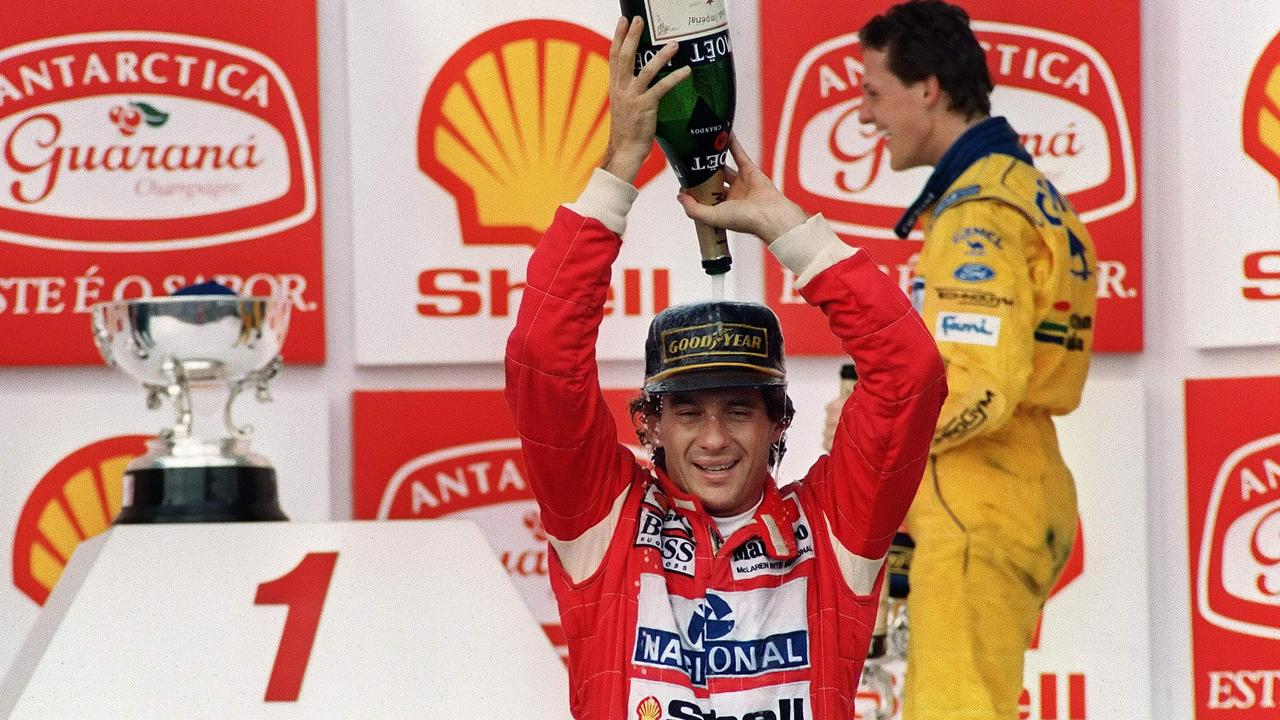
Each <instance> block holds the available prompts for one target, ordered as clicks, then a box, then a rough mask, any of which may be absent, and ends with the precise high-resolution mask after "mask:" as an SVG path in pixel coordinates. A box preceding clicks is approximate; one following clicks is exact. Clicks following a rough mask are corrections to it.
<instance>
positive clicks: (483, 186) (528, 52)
mask: <svg viewBox="0 0 1280 720" xmlns="http://www.w3.org/2000/svg"><path fill="white" fill-rule="evenodd" d="M608 54H609V41H608V40H607V39H605V38H604V36H602V35H599V34H597V33H595V32H593V31H591V30H588V29H586V28H584V27H581V26H578V25H573V24H571V23H566V22H560V21H555V20H523V21H520V22H514V23H509V24H507V25H501V26H498V27H496V28H493V29H491V30H488V31H487V32H485V33H483V34H481V35H478V36H476V37H475V38H472V39H471V40H470V41H469V42H467V43H466V44H465V45H463V46H462V47H461V48H459V49H458V51H457V52H456V53H454V54H453V56H452V57H451V58H449V60H448V61H446V62H445V64H444V66H443V67H441V69H440V72H439V73H437V75H436V77H435V79H434V80H433V81H432V83H431V87H430V89H428V91H427V97H426V100H425V101H424V102H423V106H422V113H421V115H420V117H419V121H418V166H419V168H421V170H422V171H423V172H424V173H426V174H427V176H429V177H430V178H431V179H433V180H435V181H436V182H437V183H439V184H440V185H441V186H442V187H444V188H445V189H446V190H447V191H449V193H450V194H452V195H453V196H454V199H455V200H456V201H457V204H458V215H459V220H460V223H461V226H462V242H463V244H464V245H474V244H513V243H516V244H529V245H533V244H536V243H537V241H538V238H540V237H541V236H542V232H543V231H544V230H546V228H547V226H548V225H550V224H551V218H552V217H553V216H554V215H555V211H556V207H557V206H559V205H560V204H561V203H564V202H568V201H570V200H573V199H574V198H576V197H577V196H578V194H579V193H580V192H581V191H582V189H583V188H584V187H585V186H586V184H587V180H588V179H590V177H591V172H592V170H593V169H594V168H595V167H596V166H598V165H599V164H600V160H601V158H602V157H603V156H604V151H605V146H606V144H607V142H608V139H609V112H608V103H609V61H608ZM663 167H665V163H664V162H663V159H662V157H661V154H660V153H659V152H657V151H656V146H655V151H654V152H653V153H651V154H650V156H649V158H648V160H647V161H646V162H645V165H644V167H643V168H641V171H640V176H639V177H638V178H637V179H636V184H637V185H642V184H644V183H645V182H648V181H649V180H650V179H652V178H653V176H654V175H656V174H657V173H658V172H660V171H661V170H662V168H663Z"/></svg>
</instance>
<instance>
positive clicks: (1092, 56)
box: [773, 21, 1137, 239]
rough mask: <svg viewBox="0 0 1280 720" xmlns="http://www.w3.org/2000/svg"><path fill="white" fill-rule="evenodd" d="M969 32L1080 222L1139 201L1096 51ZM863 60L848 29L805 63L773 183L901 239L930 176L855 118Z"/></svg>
mask: <svg viewBox="0 0 1280 720" xmlns="http://www.w3.org/2000/svg"><path fill="white" fill-rule="evenodd" d="M973 28H974V31H975V34H976V35H977V36H978V39H979V42H980V43H982V46H983V48H984V49H985V50H986V51H987V57H988V63H989V66H990V69H991V73H992V79H993V80H994V81H995V83H996V86H997V87H996V91H995V92H994V93H993V94H992V106H993V110H994V111H995V112H997V113H998V114H1003V115H1007V116H1009V118H1010V121H1011V122H1012V123H1013V125H1014V127H1016V128H1018V129H1019V131H1020V132H1021V133H1022V142H1023V145H1024V146H1025V147H1026V148H1027V151H1028V152H1029V153H1030V154H1031V155H1032V157H1033V158H1034V159H1035V162H1036V166H1037V167H1038V168H1040V169H1041V171H1042V172H1044V173H1045V174H1046V175H1047V176H1048V177H1049V179H1050V180H1052V181H1053V182H1054V184H1055V185H1057V186H1058V187H1059V188H1060V189H1062V190H1063V191H1065V192H1066V193H1068V194H1070V195H1071V199H1072V202H1073V203H1074V204H1075V206H1076V208H1077V209H1078V211H1079V213H1080V215H1081V218H1082V219H1083V220H1085V221H1086V222H1089V221H1092V220H1097V219H1100V218H1104V217H1108V216H1110V215H1114V214H1116V213H1118V212H1121V211H1123V210H1125V209H1127V208H1129V207H1130V206H1131V205H1133V203H1134V200H1135V199H1136V197H1137V165H1136V160H1135V155H1134V143H1133V139H1132V137H1131V136H1130V133H1129V121H1128V118H1127V117H1126V114H1125V108H1124V103H1123V102H1122V100H1121V97H1120V92H1119V89H1118V86H1117V84H1116V80H1115V77H1114V75H1113V73H1112V72H1111V68H1110V67H1109V66H1108V65H1107V63H1106V61H1105V60H1104V59H1103V57H1102V56H1101V54H1099V53H1098V51H1097V50H1095V49H1094V48H1092V47H1091V46H1089V45H1088V44H1086V43H1084V42H1082V41H1080V40H1078V39H1076V38H1073V37H1070V36H1068V35H1064V34H1061V33H1056V32H1051V31H1048V30H1044V29H1041V28H1033V27H1023V26H1019V25H1011V24H1005V23H995V22H982V21H974V22H973ZM861 58H862V48H861V45H860V44H859V42H858V38H857V34H856V33H851V34H848V35H842V36H840V37H836V38H832V39H831V40H828V41H826V42H824V43H821V44H819V45H817V46H815V47H814V48H813V49H812V50H810V51H809V52H808V53H807V54H806V55H805V56H804V58H802V59H801V61H800V62H799V64H798V65H797V66H796V68H795V72H794V74H793V75H792V78H791V83H790V86H789V87H788V88H787V93H786V99H785V101H784V102H783V106H782V117H781V120H780V125H779V129H778V138H777V149H776V151H775V155H774V161H773V175H774V177H775V178H777V179H778V180H779V185H780V187H781V188H782V189H783V191H784V192H786V193H787V194H788V195H789V196H790V197H792V198H793V199H794V200H796V201H797V202H799V203H800V204H801V205H802V206H805V207H808V208H810V209H812V210H820V211H822V212H823V213H824V214H825V215H826V216H827V218H828V219H829V220H831V221H832V224H833V226H834V227H836V229H837V230H840V231H843V232H847V233H852V234H856V235H858V236H860V237H869V238H884V239H894V237H895V236H894V235H893V226H894V224H895V223H897V221H898V218H899V217H900V216H901V214H902V211H903V209H904V208H905V207H906V205H907V204H908V203H909V202H910V201H911V200H912V199H913V198H914V197H915V194H916V193H917V192H919V189H920V188H921V187H923V185H924V182H925V180H927V179H928V170H927V169H918V170H915V171H912V172H905V173H896V172H893V171H892V170H891V169H890V168H889V157H888V153H887V152H886V151H885V144H886V141H885V138H884V137H883V135H882V134H881V133H879V132H878V131H876V130H875V129H874V128H871V127H869V126H864V125H862V124H861V123H860V122H859V121H858V111H859V110H860V108H861V106H862V61H861ZM1020 118H1026V119H1025V120H1023V119H1020ZM915 236H916V237H919V234H918V231H917V233H916V235H915Z"/></svg>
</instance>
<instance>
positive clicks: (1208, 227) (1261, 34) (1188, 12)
mask: <svg viewBox="0 0 1280 720" xmlns="http://www.w3.org/2000/svg"><path fill="white" fill-rule="evenodd" d="M1261 7H1262V6H1260V5H1259V3H1256V2H1249V0H1228V1H1227V2H1223V3H1218V4H1216V5H1214V6H1213V7H1212V8H1209V7H1204V6H1201V5H1199V4H1197V3H1178V4H1177V9H1178V15H1179V20H1178V27H1179V28H1181V29H1182V32H1183V38H1181V41H1182V42H1183V43H1184V45H1185V47H1186V49H1187V52H1181V53H1178V70H1179V76H1180V81H1179V83H1178V90H1179V101H1180V104H1181V107H1182V108H1184V110H1183V112H1184V113H1186V114H1187V116H1188V117H1186V118H1184V120H1183V122H1181V123H1180V124H1179V127H1180V128H1181V132H1182V138H1181V142H1180V143H1179V152H1178V153H1177V158H1178V164H1177V166H1176V167H1177V172H1178V176H1179V177H1180V178H1181V180H1182V182H1181V184H1180V185H1181V196H1182V197H1181V200H1182V203H1181V208H1182V218H1183V233H1182V240H1183V248H1184V250H1183V259H1184V262H1185V266H1184V268H1185V273H1186V278H1185V285H1186V287H1187V288H1189V289H1191V290H1193V291H1192V292H1188V293H1186V295H1185V297H1184V299H1183V302H1184V303H1185V306H1184V310H1183V312H1184V313H1185V317H1186V319H1187V344H1189V345H1191V346H1192V347H1225V346H1240V345H1274V344H1276V343H1277V342H1280V325H1278V324H1277V323H1276V322H1275V318H1276V313H1277V312H1278V311H1280V15H1277V14H1276V13H1275V12H1274V8H1273V7H1270V6H1267V7H1266V10H1267V11H1266V12H1261V11H1260V10H1261ZM1204 47H1212V48H1214V51H1213V52H1211V53H1203V52H1195V49H1196V48H1204ZM1205 83H1209V84H1211V85H1212V87H1213V96H1214V101H1213V106H1212V107H1213V111H1212V112H1197V111H1196V106H1195V105H1194V104H1192V103H1193V101H1194V100H1195V98H1196V97H1197V93H1196V92H1195V91H1194V90H1193V88H1195V87H1196V86H1197V85H1200V86H1201V87H1204V86H1205ZM1201 100H1203V98H1201ZM1192 113H1194V119H1192V118H1191V117H1190V115H1191V114H1192Z"/></svg>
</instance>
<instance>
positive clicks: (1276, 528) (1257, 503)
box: [1196, 435, 1280, 640]
mask: <svg viewBox="0 0 1280 720" xmlns="http://www.w3.org/2000/svg"><path fill="white" fill-rule="evenodd" d="M1277 482H1280V435H1271V436H1268V437H1264V438H1261V439H1259V440H1255V441H1253V442H1250V443H1246V444H1245V445H1243V446H1241V447H1240V448H1239V449H1237V450H1236V451H1235V452H1233V453H1231V454H1230V455H1229V456H1228V457H1227V459H1226V460H1225V461H1224V462H1223V463H1222V466H1221V468H1220V469H1219V470H1218V475H1217V477H1216V478H1215V480H1214V484H1213V490H1212V491H1211V494H1210V496H1209V507H1208V511H1207V512H1206V514H1205V526H1204V532H1203V534H1202V535H1201V538H1200V555H1199V572H1198V573H1196V599H1197V602H1198V604H1199V606H1200V612H1201V614H1202V615H1203V616H1204V618H1205V619H1206V620H1208V621H1209V622H1211V623H1213V624H1214V625H1217V626H1218V627H1220V628H1223V629H1225V630H1233V631H1235V632H1240V633H1245V634H1247V635H1253V636H1256V637H1261V638H1270V639H1272V640H1280V492H1277Z"/></svg>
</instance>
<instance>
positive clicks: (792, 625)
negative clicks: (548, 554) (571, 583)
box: [632, 574, 809, 687]
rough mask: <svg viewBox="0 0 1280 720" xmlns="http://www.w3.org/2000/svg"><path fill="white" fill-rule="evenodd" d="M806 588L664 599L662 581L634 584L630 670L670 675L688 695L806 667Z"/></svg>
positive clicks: (796, 585)
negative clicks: (715, 683)
mask: <svg viewBox="0 0 1280 720" xmlns="http://www.w3.org/2000/svg"><path fill="white" fill-rule="evenodd" d="M807 588H808V580H807V579H804V578H801V579H797V580H792V581H790V582H787V583H783V584H782V585H781V586H779V587H776V588H764V589H759V590H748V591H724V592H714V593H711V592H709V593H707V594H706V595H705V596H704V597H701V598H681V597H677V596H672V595H669V594H668V591H667V586H666V581H665V579H664V578H663V577H662V576H661V575H654V574H646V575H643V576H642V577H641V579H640V609H639V613H638V618H637V619H638V623H637V627H636V640H635V652H634V654H633V656H632V662H634V663H635V664H637V665H644V666H649V667H658V668H667V669H671V670H676V671H679V672H681V673H682V674H684V675H686V676H687V677H688V678H689V682H690V684H692V685H694V686H695V687H706V685H707V681H708V680H709V679H711V678H717V677H726V678H728V677H756V676H760V675H765V674H768V673H773V672H779V671H784V670H794V669H799V668H807V667H809V622H808V610H807V607H808V606H807V603H806V592H807Z"/></svg>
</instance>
